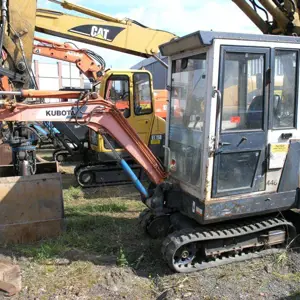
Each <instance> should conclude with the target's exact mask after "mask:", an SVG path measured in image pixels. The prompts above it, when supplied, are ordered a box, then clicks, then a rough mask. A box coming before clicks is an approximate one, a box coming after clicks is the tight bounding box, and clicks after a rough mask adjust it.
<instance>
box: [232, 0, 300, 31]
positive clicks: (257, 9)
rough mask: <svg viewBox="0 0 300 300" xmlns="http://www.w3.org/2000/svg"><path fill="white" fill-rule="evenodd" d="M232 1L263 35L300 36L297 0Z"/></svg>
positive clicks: (298, 2) (299, 7)
mask: <svg viewBox="0 0 300 300" xmlns="http://www.w3.org/2000/svg"><path fill="white" fill-rule="evenodd" d="M232 1H233V2H234V3H235V4H236V5H237V6H238V7H239V8H240V9H241V10H242V11H243V12H244V13H245V14H246V15H247V17H248V18H249V19H250V20H251V21H252V22H253V23H254V24H255V25H256V26H257V27H258V28H259V29H260V30H261V31H262V32H263V33H265V34H281V35H299V34H300V19H299V9H300V1H299V0H232ZM262 16H263V17H262ZM264 18H265V20H264Z"/></svg>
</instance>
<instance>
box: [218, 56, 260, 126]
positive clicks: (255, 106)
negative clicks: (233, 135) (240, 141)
mask: <svg viewBox="0 0 300 300" xmlns="http://www.w3.org/2000/svg"><path fill="white" fill-rule="evenodd" d="M264 69H265V66H264V55H263V54H255V53H230V52H227V53H226V54H225V65H224V73H223V91H222V94H223V99H222V100H223V105H222V131H230V130H258V129H262V128H263V119H264V88H263V87H264Z"/></svg>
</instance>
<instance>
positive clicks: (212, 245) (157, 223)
mask: <svg viewBox="0 0 300 300" xmlns="http://www.w3.org/2000/svg"><path fill="white" fill-rule="evenodd" d="M140 224H141V226H142V227H143V228H144V229H145V231H146V232H147V233H148V234H150V236H152V237H154V238H158V237H165V239H164V241H163V244H162V255H163V258H164V260H165V261H166V262H167V263H168V265H169V267H170V268H171V269H172V270H174V271H176V272H182V273H187V272H195V271H199V270H203V269H207V268H211V267H217V266H221V265H225V264H229V263H233V262H238V261H244V260H247V259H251V258H257V257H261V256H264V255H267V254H272V253H276V252H279V251H281V249H282V248H283V247H286V246H287V245H288V244H289V243H291V241H293V239H294V238H295V237H296V229H295V227H294V225H293V223H292V222H289V221H287V220H286V219H285V218H284V217H283V216H276V215H268V216H263V217H252V218H247V219H243V220H235V221H233V222H230V223H229V222H226V223H217V224H212V225H200V224H198V223H196V222H195V221H193V220H191V219H190V218H188V217H186V216H184V215H182V214H180V213H178V212H176V213H173V214H169V215H159V216H155V215H154V213H153V212H152V211H151V210H149V209H146V210H145V211H144V212H142V213H141V215H140Z"/></svg>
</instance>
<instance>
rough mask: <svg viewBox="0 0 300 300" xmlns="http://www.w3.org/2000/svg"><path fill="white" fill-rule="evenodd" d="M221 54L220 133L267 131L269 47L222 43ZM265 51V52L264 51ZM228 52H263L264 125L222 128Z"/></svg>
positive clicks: (219, 76) (219, 87)
mask: <svg viewBox="0 0 300 300" xmlns="http://www.w3.org/2000/svg"><path fill="white" fill-rule="evenodd" d="M220 51H221V56H220V63H219V74H218V82H219V85H218V89H219V90H220V91H221V93H222V100H221V107H220V110H221V112H220V134H236V133H243V132H245V133H247V132H263V131H266V130H267V128H268V112H269V110H268V106H267V105H268V104H267V103H268V97H269V87H268V86H270V83H269V82H268V80H267V79H268V78H267V77H268V76H267V73H268V69H270V68H271V65H270V52H269V49H268V48H265V47H255V46H233V45H221V46H220ZM263 52H264V53H263ZM227 53H231V54H232V53H235V54H245V53H248V54H249V53H250V54H262V53H263V57H264V58H263V61H264V66H263V81H262V84H263V87H262V90H263V93H262V97H263V107H262V111H263V112H262V126H261V128H247V129H232V130H224V129H222V120H223V117H224V112H223V101H224V98H223V92H224V75H225V74H224V72H225V60H226V59H225V56H226V54H227Z"/></svg>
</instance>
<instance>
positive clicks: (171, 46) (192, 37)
mask: <svg viewBox="0 0 300 300" xmlns="http://www.w3.org/2000/svg"><path fill="white" fill-rule="evenodd" d="M215 39H224V40H242V41H259V42H277V43H289V44H299V43H300V37H295V36H280V35H269V34H246V33H230V32H216V31H203V30H199V31H196V32H193V33H190V34H188V35H185V36H183V37H180V38H177V39H174V40H172V41H170V42H167V43H165V44H162V45H160V47H159V49H160V52H161V53H162V55H164V56H171V55H173V54H177V53H181V52H183V51H189V50H194V49H197V48H201V47H205V46H210V45H212V43H213V41H214V40H215Z"/></svg>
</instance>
